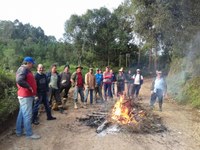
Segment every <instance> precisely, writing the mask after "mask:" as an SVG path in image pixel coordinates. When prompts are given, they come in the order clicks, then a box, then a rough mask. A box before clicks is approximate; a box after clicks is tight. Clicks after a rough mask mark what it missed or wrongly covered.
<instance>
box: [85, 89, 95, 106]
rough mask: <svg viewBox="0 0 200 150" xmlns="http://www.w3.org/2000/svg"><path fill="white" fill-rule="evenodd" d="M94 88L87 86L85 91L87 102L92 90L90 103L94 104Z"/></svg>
mask: <svg viewBox="0 0 200 150" xmlns="http://www.w3.org/2000/svg"><path fill="white" fill-rule="evenodd" d="M93 91H94V90H93V89H89V88H87V89H86V91H85V102H87V98H88V93H89V92H90V104H93Z"/></svg>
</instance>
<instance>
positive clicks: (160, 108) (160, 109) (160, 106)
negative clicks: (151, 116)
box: [159, 104, 162, 112]
mask: <svg viewBox="0 0 200 150" xmlns="http://www.w3.org/2000/svg"><path fill="white" fill-rule="evenodd" d="M159 111H160V112H161V111H162V104H159Z"/></svg>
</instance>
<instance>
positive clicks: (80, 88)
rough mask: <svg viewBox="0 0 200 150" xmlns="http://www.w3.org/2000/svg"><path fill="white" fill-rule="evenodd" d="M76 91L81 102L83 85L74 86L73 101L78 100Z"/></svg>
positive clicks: (82, 99)
mask: <svg viewBox="0 0 200 150" xmlns="http://www.w3.org/2000/svg"><path fill="white" fill-rule="evenodd" d="M78 93H79V94H80V97H81V102H84V93H83V87H78V86H75V88H74V102H75V103H77V102H78Z"/></svg>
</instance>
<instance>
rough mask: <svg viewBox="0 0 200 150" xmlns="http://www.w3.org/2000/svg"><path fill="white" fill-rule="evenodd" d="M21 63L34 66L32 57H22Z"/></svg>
mask: <svg viewBox="0 0 200 150" xmlns="http://www.w3.org/2000/svg"><path fill="white" fill-rule="evenodd" d="M23 62H29V63H32V64H35V60H34V59H33V58H32V57H28V56H27V57H24V60H23Z"/></svg>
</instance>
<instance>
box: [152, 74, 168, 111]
mask: <svg viewBox="0 0 200 150" xmlns="http://www.w3.org/2000/svg"><path fill="white" fill-rule="evenodd" d="M156 74H157V76H156V78H155V79H154V80H153V82H152V86H151V99H150V107H151V109H153V108H154V104H155V102H156V99H157V98H158V103H159V109H160V111H162V104H163V97H164V96H165V95H166V92H167V84H166V82H165V80H164V78H163V77H162V71H156Z"/></svg>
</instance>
